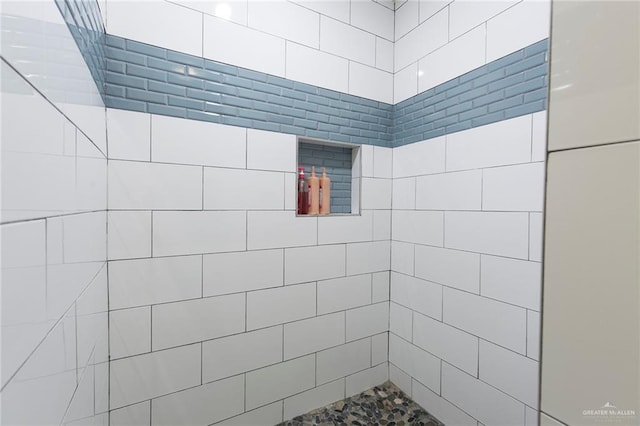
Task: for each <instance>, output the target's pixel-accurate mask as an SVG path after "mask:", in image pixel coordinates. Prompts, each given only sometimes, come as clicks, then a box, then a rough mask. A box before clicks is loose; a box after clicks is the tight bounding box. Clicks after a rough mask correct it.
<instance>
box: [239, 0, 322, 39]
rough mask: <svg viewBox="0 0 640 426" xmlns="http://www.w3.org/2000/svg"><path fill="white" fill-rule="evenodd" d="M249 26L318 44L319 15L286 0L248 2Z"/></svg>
mask: <svg viewBox="0 0 640 426" xmlns="http://www.w3.org/2000/svg"><path fill="white" fill-rule="evenodd" d="M247 18H248V24H249V27H251V28H255V29H257V30H260V31H264V32H266V33H269V34H273V35H275V36H278V37H280V38H283V39H285V40H291V41H295V42H297V43H301V44H304V45H307V46H310V47H315V48H316V49H317V48H318V46H319V43H320V42H319V37H320V36H319V34H320V15H318V14H317V13H316V12H312V11H311V10H309V9H307V8H304V7H302V6H298V5H297V4H294V3H290V2H288V1H282V0H280V1H272V2H259V1H257V2H249V3H248V15H247Z"/></svg>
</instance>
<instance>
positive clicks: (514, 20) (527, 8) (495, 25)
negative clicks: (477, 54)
mask: <svg viewBox="0 0 640 426" xmlns="http://www.w3.org/2000/svg"><path fill="white" fill-rule="evenodd" d="M550 20H551V2H550V1H546V0H545V1H536V0H526V1H523V2H520V3H519V4H517V5H515V6H514V7H512V8H511V9H509V10H507V11H505V12H504V13H501V14H500V15H498V16H496V17H495V18H493V19H490V20H489V21H488V22H487V62H490V61H493V60H494V59H498V58H501V57H503V56H505V55H508V54H509V53H511V52H515V51H516V50H519V49H522V48H523V47H525V46H529V45H530V44H533V43H535V42H536V41H539V40H543V39H545V38H547V37H549V32H550Z"/></svg>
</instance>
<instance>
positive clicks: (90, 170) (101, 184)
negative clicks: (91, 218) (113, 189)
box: [74, 145, 108, 211]
mask: <svg viewBox="0 0 640 426" xmlns="http://www.w3.org/2000/svg"><path fill="white" fill-rule="evenodd" d="M92 146H93V145H92ZM94 150H95V152H98V150H97V149H95V148H94ZM99 155H102V154H99ZM107 181H108V168H107V160H106V159H105V158H87V157H77V158H76V188H75V203H74V206H75V210H84V211H96V210H106V209H107Z"/></svg>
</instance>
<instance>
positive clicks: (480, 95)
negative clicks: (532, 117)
mask: <svg viewBox="0 0 640 426" xmlns="http://www.w3.org/2000/svg"><path fill="white" fill-rule="evenodd" d="M548 46H549V40H548V39H545V40H541V41H539V42H537V43H534V44H532V45H530V46H528V47H526V48H524V49H521V50H518V51H516V52H514V53H511V54H509V55H507V56H504V57H502V58H500V59H496V60H495V61H492V62H490V63H488V64H486V65H484V66H482V67H479V68H476V69H474V70H473V71H470V72H468V73H466V74H463V75H461V76H459V77H456V78H454V79H452V80H449V81H447V82H445V83H442V84H440V85H438V86H436V87H434V88H431V89H429V90H427V91H425V92H422V93H420V94H418V95H416V96H413V97H411V98H409V99H407V100H405V101H402V102H400V103H398V104H396V105H394V124H393V130H392V133H393V136H394V138H393V146H402V145H407V144H410V143H414V142H418V141H422V140H425V139H430V138H434V137H438V136H443V135H447V134H450V133H454V132H459V131H461V130H467V129H471V128H474V127H479V126H484V125H486V124H490V123H495V122H498V121H502V120H507V119H509V118H515V117H518V116H521V115H525V114H531V113H534V112H538V111H543V110H545V109H546V107H547V84H548V78H547V74H548V55H547V52H548Z"/></svg>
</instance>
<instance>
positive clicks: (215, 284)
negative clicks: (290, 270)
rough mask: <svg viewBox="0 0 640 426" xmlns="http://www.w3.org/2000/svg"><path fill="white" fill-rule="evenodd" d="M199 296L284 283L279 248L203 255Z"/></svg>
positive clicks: (281, 251)
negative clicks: (200, 293) (201, 290)
mask: <svg viewBox="0 0 640 426" xmlns="http://www.w3.org/2000/svg"><path fill="white" fill-rule="evenodd" d="M203 262H204V264H203V270H202V272H203V287H202V289H203V295H204V296H215V295H219V294H228V293H239V292H242V291H251V290H259V289H262V288H268V287H276V286H281V285H283V284H284V271H283V269H284V267H283V266H284V252H283V250H258V251H243V252H236V253H219V254H211V255H205V256H204V257H203Z"/></svg>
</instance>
